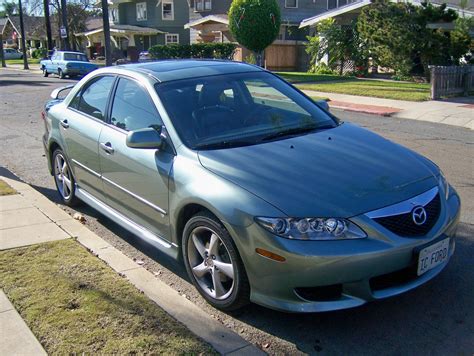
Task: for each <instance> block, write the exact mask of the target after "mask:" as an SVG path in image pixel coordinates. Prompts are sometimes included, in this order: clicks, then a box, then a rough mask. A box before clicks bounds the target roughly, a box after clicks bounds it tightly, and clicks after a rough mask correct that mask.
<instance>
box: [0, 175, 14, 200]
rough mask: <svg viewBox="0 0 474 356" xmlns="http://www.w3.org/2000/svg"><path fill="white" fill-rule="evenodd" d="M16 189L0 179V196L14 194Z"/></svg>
mask: <svg viewBox="0 0 474 356" xmlns="http://www.w3.org/2000/svg"><path fill="white" fill-rule="evenodd" d="M16 193H17V191H16V190H15V189H13V188H12V187H10V186H9V185H8V184H7V183H5V182H4V181H3V180H1V179H0V196H2V195H12V194H16Z"/></svg>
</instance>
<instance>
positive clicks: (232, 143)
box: [194, 141, 255, 150]
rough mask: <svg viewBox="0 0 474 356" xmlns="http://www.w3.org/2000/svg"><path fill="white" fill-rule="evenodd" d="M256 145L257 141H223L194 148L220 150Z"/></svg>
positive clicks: (198, 145)
mask: <svg viewBox="0 0 474 356" xmlns="http://www.w3.org/2000/svg"><path fill="white" fill-rule="evenodd" d="M253 144H255V141H222V142H211V143H201V144H197V145H195V146H194V149H196V150H212V149H218V148H231V147H241V146H248V145H253Z"/></svg>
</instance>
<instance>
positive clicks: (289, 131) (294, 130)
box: [261, 125, 334, 141]
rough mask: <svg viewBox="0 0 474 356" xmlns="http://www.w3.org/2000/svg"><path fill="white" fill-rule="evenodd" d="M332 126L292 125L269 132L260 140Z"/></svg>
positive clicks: (331, 126) (330, 127) (330, 126)
mask: <svg viewBox="0 0 474 356" xmlns="http://www.w3.org/2000/svg"><path fill="white" fill-rule="evenodd" d="M333 127H334V126H333V125H324V126H302V127H293V128H291V129H287V130H283V131H279V132H275V133H271V134H269V135H267V136H264V137H263V138H262V139H261V140H262V141H270V140H273V139H275V138H280V137H284V136H292V135H297V134H302V133H307V132H312V131H316V130H324V129H332V128H333Z"/></svg>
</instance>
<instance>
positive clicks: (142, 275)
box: [0, 175, 265, 355]
mask: <svg viewBox="0 0 474 356" xmlns="http://www.w3.org/2000/svg"><path fill="white" fill-rule="evenodd" d="M0 177H1V179H2V180H4V181H5V182H6V183H7V184H9V185H10V186H11V187H12V188H13V189H15V190H16V191H17V192H18V193H20V194H21V195H22V196H23V197H25V198H26V199H27V200H29V201H30V202H31V203H32V204H33V206H34V207H36V208H37V209H38V210H40V211H41V212H42V213H43V214H44V215H46V216H47V217H48V218H49V219H50V220H51V221H52V222H54V223H55V224H56V225H57V226H58V227H59V228H61V229H62V230H63V231H65V232H66V233H67V234H69V235H70V236H71V237H73V238H75V239H76V240H77V241H78V242H79V243H80V244H81V245H83V246H84V247H86V248H87V249H88V250H90V251H91V252H92V253H93V254H94V255H96V256H97V257H98V258H100V259H101V260H103V261H104V262H105V263H107V264H108V265H109V266H110V267H111V268H112V269H114V270H115V271H116V272H117V273H119V274H120V275H121V276H124V277H126V278H127V279H128V280H129V281H130V283H132V284H133V285H134V286H135V287H136V288H138V289H139V290H141V291H142V292H143V293H144V294H145V295H146V296H147V297H148V298H150V299H151V300H153V301H154V302H155V303H156V304H157V305H158V306H159V307H161V308H162V309H163V310H164V311H165V312H167V313H168V314H169V315H171V316H172V317H174V318H175V319H176V320H178V321H179V322H181V323H182V324H183V325H184V326H186V327H187V328H188V329H189V330H190V331H191V332H193V333H194V334H195V335H197V336H198V337H200V338H201V339H203V340H204V341H205V342H207V343H209V344H210V345H211V346H212V347H213V348H214V349H215V350H216V351H217V352H219V353H220V354H222V355H230V354H231V355H265V353H264V352H263V351H262V350H260V349H259V348H257V347H256V346H254V345H253V344H251V343H249V342H248V341H246V340H244V339H243V338H242V337H241V336H240V335H238V334H236V333H235V332H233V331H232V330H230V329H228V328H227V327H225V326H224V325H222V324H221V323H219V322H218V321H216V320H214V319H212V318H211V317H210V316H209V315H208V314H207V313H206V312H204V311H203V310H202V309H200V308H199V307H198V306H197V305H195V304H194V303H192V302H191V301H190V300H188V299H186V298H185V297H183V296H181V295H180V294H179V293H178V292H177V291H176V290H174V289H173V288H171V287H169V286H168V285H167V284H165V283H164V282H162V281H160V280H158V279H157V278H156V277H155V276H154V275H153V274H152V273H151V272H149V271H147V270H146V269H145V268H144V267H141V266H139V265H137V264H136V263H135V262H134V261H133V260H132V259H130V258H128V257H127V256H125V255H124V254H123V253H122V252H120V251H119V250H118V249H116V248H115V247H113V246H112V245H110V244H109V243H108V242H106V241H104V240H103V239H101V238H100V237H99V236H97V235H96V234H95V233H94V232H92V231H90V230H89V229H87V228H86V227H85V226H84V225H83V224H81V223H80V222H79V221H77V220H74V219H73V218H72V217H71V216H70V215H69V214H67V213H66V212H65V211H63V210H62V209H61V208H59V206H57V205H56V204H54V203H53V202H51V201H50V200H48V199H47V198H46V197H44V196H43V195H42V194H41V193H39V192H38V191H36V190H35V189H33V188H32V187H31V186H30V185H28V184H26V183H23V182H22V181H20V180H19V179H18V180H14V179H11V178H8V177H4V176H1V175H0Z"/></svg>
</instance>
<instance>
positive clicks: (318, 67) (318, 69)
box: [309, 62, 338, 74]
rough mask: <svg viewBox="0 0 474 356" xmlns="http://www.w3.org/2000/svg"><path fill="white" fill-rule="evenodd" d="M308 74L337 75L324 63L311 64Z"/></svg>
mask: <svg viewBox="0 0 474 356" xmlns="http://www.w3.org/2000/svg"><path fill="white" fill-rule="evenodd" d="M309 72H310V73H315V74H338V73H337V71H336V70H333V69H331V68H329V67H328V65H327V64H326V63H324V62H321V63H319V64H313V65H312V66H311V68H310V69H309Z"/></svg>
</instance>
